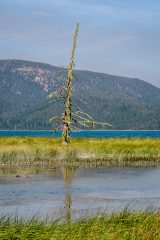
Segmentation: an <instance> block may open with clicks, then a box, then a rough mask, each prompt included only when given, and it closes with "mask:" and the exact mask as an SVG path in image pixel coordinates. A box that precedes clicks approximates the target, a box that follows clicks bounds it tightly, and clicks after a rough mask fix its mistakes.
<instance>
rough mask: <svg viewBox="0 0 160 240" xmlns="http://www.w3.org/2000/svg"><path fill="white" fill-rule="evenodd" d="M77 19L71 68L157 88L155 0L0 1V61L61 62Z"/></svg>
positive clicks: (159, 27) (159, 47)
mask: <svg viewBox="0 0 160 240" xmlns="http://www.w3.org/2000/svg"><path fill="white" fill-rule="evenodd" d="M77 21H78V22H79V23H80V31H79V36H78V44H77V50H76V58H75V63H76V68H77V69H86V70H91V71H96V72H104V73H108V74H114V75H122V76H128V77H137V78H141V79H143V80H145V81H148V82H150V83H152V84H154V85H156V86H159V87H160V66H159V64H160V1H159V0H134V1H129V0H0V30H1V32H0V33H1V34H0V56H1V59H23V60H31V61H38V62H44V63H49V64H52V65H55V66H67V65H68V62H69V56H70V51H71V47H72V42H73V32H74V30H75V25H76V22H77Z"/></svg>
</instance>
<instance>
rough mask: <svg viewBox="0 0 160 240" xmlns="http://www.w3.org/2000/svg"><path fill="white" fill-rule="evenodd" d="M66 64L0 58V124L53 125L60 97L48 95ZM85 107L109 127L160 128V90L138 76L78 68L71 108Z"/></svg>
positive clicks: (21, 126)
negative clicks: (110, 73) (50, 120)
mask: <svg viewBox="0 0 160 240" xmlns="http://www.w3.org/2000/svg"><path fill="white" fill-rule="evenodd" d="M66 77H67V69H65V68H61V67H54V66H51V65H49V64H44V63H36V62H29V61H22V60H1V61H0V129H51V128H54V126H53V123H50V122H49V118H50V117H52V116H55V115H59V114H61V113H62V112H63V111H64V109H63V100H61V101H59V100H58V99H48V98H47V96H48V94H49V93H51V92H53V91H56V90H57V89H59V87H60V86H62V85H63V84H64V82H65V80H66ZM77 107H79V108H80V109H83V110H84V111H85V112H88V113H89V114H90V115H92V116H93V117H94V119H96V120H97V121H101V122H109V123H111V124H112V127H108V129H152V130H153V129H160V89H159V88H157V87H155V86H153V85H151V84H149V83H147V82H145V81H142V80H139V79H135V78H126V77H120V76H112V75H108V74H103V73H96V72H90V71H83V70H76V71H74V79H73V95H72V109H73V111H74V109H75V110H76V109H77Z"/></svg>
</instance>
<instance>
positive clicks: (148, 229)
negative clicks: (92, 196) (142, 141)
mask: <svg viewBox="0 0 160 240" xmlns="http://www.w3.org/2000/svg"><path fill="white" fill-rule="evenodd" d="M0 239H2V240H11V239H20V240H25V239H34V240H37V239H39V240H43V239H47V240H49V239H54V240H63V239H64V240H66V239H67V240H77V239H83V240H91V239H93V240H96V239H97V240H98V239H100V240H108V239H111V240H123V239H124V240H125V239H126V240H129V239H133V240H134V239H135V240H140V239H144V240H149V239H152V240H159V239H160V214H159V213H151V212H145V213H136V212H134V213H129V212H127V211H123V212H121V213H115V214H112V215H110V216H109V215H101V216H96V217H92V218H89V219H84V220H79V221H76V222H73V223H70V224H62V223H59V222H58V221H54V222H48V221H47V220H46V221H43V222H42V221H40V220H36V219H32V220H31V221H24V220H18V219H12V218H10V217H7V216H6V217H4V218H2V219H1V220H0Z"/></svg>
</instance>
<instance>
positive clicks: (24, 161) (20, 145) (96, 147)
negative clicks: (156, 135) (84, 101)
mask: <svg viewBox="0 0 160 240" xmlns="http://www.w3.org/2000/svg"><path fill="white" fill-rule="evenodd" d="M159 165H160V139H140V138H139V139H138V138H137V139H126V138H124V139H117V138H116V139H115V138H114V139H113V138H112V139H72V140H71V143H70V144H68V145H63V144H61V140H60V139H57V138H41V137H35V138H34V137H0V166H1V167H2V166H15V167H16V166H52V167H60V166H70V167H95V166H159Z"/></svg>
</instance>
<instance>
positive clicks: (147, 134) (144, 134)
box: [0, 130, 160, 138]
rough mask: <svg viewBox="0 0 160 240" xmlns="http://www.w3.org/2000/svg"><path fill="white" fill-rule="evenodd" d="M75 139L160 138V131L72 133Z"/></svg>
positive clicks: (48, 134)
mask: <svg viewBox="0 0 160 240" xmlns="http://www.w3.org/2000/svg"><path fill="white" fill-rule="evenodd" d="M0 136H1V137H2V136H27V137H60V136H61V132H56V133H54V132H53V131H16V130H15V131H0ZM71 137H73V138H160V131H147V130H146V131H136V130H135V131H132V130H126V131H79V132H72V133H71Z"/></svg>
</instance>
